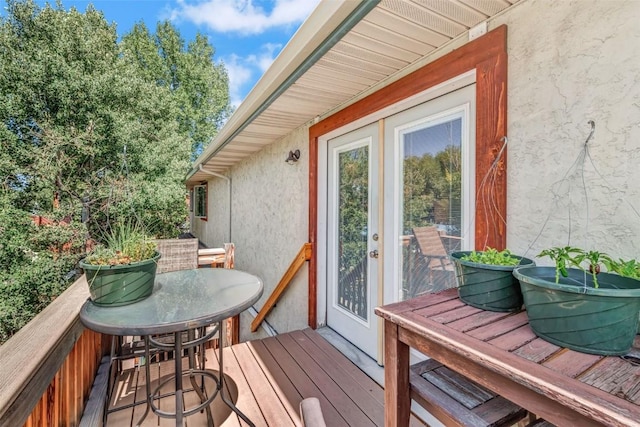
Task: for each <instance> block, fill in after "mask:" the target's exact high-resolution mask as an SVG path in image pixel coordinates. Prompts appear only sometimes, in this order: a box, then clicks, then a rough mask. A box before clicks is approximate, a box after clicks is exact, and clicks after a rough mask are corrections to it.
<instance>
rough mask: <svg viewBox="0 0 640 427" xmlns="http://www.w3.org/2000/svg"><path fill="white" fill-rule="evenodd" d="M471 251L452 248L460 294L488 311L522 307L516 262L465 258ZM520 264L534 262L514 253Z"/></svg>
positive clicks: (514, 309) (470, 303) (470, 302)
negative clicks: (505, 263)
mask: <svg viewBox="0 0 640 427" xmlns="http://www.w3.org/2000/svg"><path fill="white" fill-rule="evenodd" d="M469 253H470V251H461V252H453V253H452V254H451V260H452V261H453V263H454V265H455V268H456V276H457V279H458V296H459V297H460V299H461V300H462V301H464V302H465V303H466V304H469V305H471V306H473V307H477V308H481V309H483V310H489V311H517V310H519V309H520V308H521V307H522V293H521V292H520V285H519V284H518V281H517V280H516V279H515V277H513V274H512V273H513V269H514V268H516V267H517V266H504V265H488V264H479V263H475V262H471V261H463V260H462V259H460V258H462V257H463V256H465V255H467V254H469ZM513 257H514V258H517V259H519V260H520V265H535V262H534V261H533V260H531V259H529V258H523V257H519V256H515V255H514V256H513Z"/></svg>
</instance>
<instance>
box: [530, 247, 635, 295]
mask: <svg viewBox="0 0 640 427" xmlns="http://www.w3.org/2000/svg"><path fill="white" fill-rule="evenodd" d="M542 256H548V257H549V258H551V259H552V260H553V261H554V262H555V263H556V283H558V282H559V280H560V275H562V277H567V276H569V272H568V270H567V269H568V268H569V267H575V268H578V269H580V270H582V271H588V272H589V274H591V277H592V278H593V286H594V287H595V288H597V287H598V273H600V270H601V267H600V265H601V264H602V265H604V266H605V267H606V269H607V272H609V273H615V274H618V275H620V276H624V277H630V278H632V279H640V262H638V261H636V260H635V259H632V260H628V261H625V260H623V259H620V260H618V261H616V260H614V259H613V258H611V257H610V256H609V255H608V254H606V253H604V252H600V251H594V250H590V251H586V250H584V249H581V248H576V247H571V246H564V247H553V248H549V249H545V250H544V251H542V252H540V254H538V257H542ZM584 263H586V264H587V266H586V267H583V264H584Z"/></svg>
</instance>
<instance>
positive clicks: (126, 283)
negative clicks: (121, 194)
mask: <svg viewBox="0 0 640 427" xmlns="http://www.w3.org/2000/svg"><path fill="white" fill-rule="evenodd" d="M158 259H160V253H159V252H158V251H157V246H156V244H155V243H154V242H153V241H152V240H151V239H150V238H149V237H148V236H146V234H145V233H144V232H142V231H141V230H140V229H139V228H138V227H137V226H135V225H133V224H131V223H127V224H123V225H121V226H119V227H116V228H114V229H112V230H111V232H110V233H109V234H107V235H106V236H105V244H104V245H98V246H97V247H96V248H95V249H94V250H93V251H92V252H91V253H90V254H89V255H88V256H87V257H86V258H85V259H83V260H82V261H80V267H81V268H82V269H83V270H84V271H85V274H86V275H87V283H88V284H89V292H90V294H91V300H92V301H93V303H94V304H96V305H102V306H120V305H127V304H132V303H134V302H137V301H140V300H142V299H144V298H146V297H148V296H149V295H151V292H152V291H153V284H154V280H155V276H156V267H157V261H158Z"/></svg>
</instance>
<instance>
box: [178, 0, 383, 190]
mask: <svg viewBox="0 0 640 427" xmlns="http://www.w3.org/2000/svg"><path fill="white" fill-rule="evenodd" d="M379 2H380V0H362V1H360V2H354V1H349V0H342V1H326V2H325V1H322V2H320V3H319V4H318V6H317V7H316V9H315V10H314V11H313V12H312V14H311V15H310V16H309V18H307V20H306V21H305V22H304V23H303V24H302V26H301V27H300V28H299V29H298V31H297V32H296V34H295V35H294V36H293V37H292V38H291V40H290V41H289V43H287V45H286V46H285V48H284V49H283V50H282V52H281V53H280V54H279V55H278V57H277V58H276V60H275V61H274V63H273V64H272V65H271V67H269V69H268V70H267V71H266V72H265V74H264V75H263V76H262V77H261V78H260V80H258V83H256V85H255V86H254V88H253V89H252V90H251V92H249V94H248V95H247V97H246V99H245V100H244V101H243V102H242V104H240V106H239V107H238V109H237V110H236V112H235V113H234V114H233V115H232V116H231V117H230V118H229V121H228V122H227V123H226V124H225V125H224V127H223V128H222V129H221V130H220V133H218V135H217V136H216V138H215V139H214V140H213V141H212V142H211V143H210V144H209V146H207V148H206V149H205V151H204V152H203V153H202V154H201V155H200V156H199V157H198V159H196V161H195V162H194V164H193V166H192V169H191V171H190V172H189V173H188V174H187V176H186V180H189V179H190V178H191V177H192V176H193V175H194V174H195V173H197V172H198V171H199V165H201V164H205V163H206V162H207V161H209V160H210V159H211V158H212V157H213V156H215V155H216V154H217V153H218V152H219V151H220V150H221V149H222V148H224V147H225V146H226V145H227V144H228V143H230V142H231V141H232V140H233V138H235V137H236V136H237V135H238V134H239V133H240V132H242V130H243V129H244V128H246V127H247V126H248V125H249V124H250V123H251V122H252V121H253V120H254V119H255V118H257V117H258V116H259V115H260V114H261V113H262V112H263V111H264V110H266V109H267V108H268V107H269V105H271V103H272V102H273V101H275V100H276V99H277V98H278V97H279V96H280V95H281V94H282V93H284V92H285V91H286V90H287V89H288V88H289V87H290V86H291V85H292V84H293V83H295V81H296V80H297V79H298V78H299V77H300V76H302V75H303V74H304V73H305V72H306V71H307V70H308V69H309V68H311V66H313V65H314V64H315V63H316V62H317V61H318V60H319V59H320V58H321V57H322V56H323V55H324V54H325V53H326V52H327V51H329V50H330V49H331V48H332V47H333V46H334V45H335V44H336V43H337V42H338V41H340V39H341V38H342V37H343V36H344V35H345V34H346V33H348V32H349V31H350V30H351V29H352V28H353V27H354V26H355V25H356V24H357V23H358V22H360V20H361V19H362V18H363V17H364V16H366V15H367V14H368V13H369V12H370V11H371V10H372V9H374V8H375V7H376V5H377V4H378V3H379Z"/></svg>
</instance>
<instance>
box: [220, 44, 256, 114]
mask: <svg viewBox="0 0 640 427" xmlns="http://www.w3.org/2000/svg"><path fill="white" fill-rule="evenodd" d="M222 62H223V63H224V66H225V68H226V69H227V74H228V75H229V97H230V98H231V100H230V102H231V105H232V106H233V107H236V108H237V107H238V106H239V105H240V103H241V102H242V100H243V94H244V93H246V91H245V90H243V86H244V85H245V84H246V83H247V82H249V81H251V75H252V70H251V66H250V65H248V64H247V61H246V59H245V58H241V57H240V56H238V55H231V56H229V57H227V58H223V59H222Z"/></svg>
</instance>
